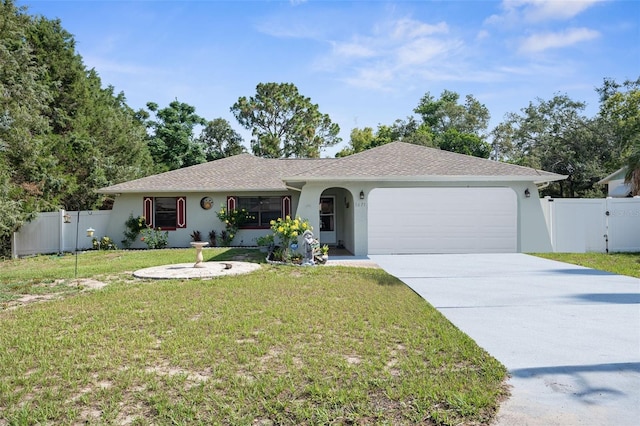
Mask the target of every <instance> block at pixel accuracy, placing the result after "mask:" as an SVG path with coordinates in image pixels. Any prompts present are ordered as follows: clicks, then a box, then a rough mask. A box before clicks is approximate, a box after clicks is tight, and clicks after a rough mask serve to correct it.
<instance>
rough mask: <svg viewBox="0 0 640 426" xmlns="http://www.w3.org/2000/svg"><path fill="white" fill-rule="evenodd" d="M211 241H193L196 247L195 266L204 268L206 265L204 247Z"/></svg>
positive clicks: (192, 244)
mask: <svg viewBox="0 0 640 426" xmlns="http://www.w3.org/2000/svg"><path fill="white" fill-rule="evenodd" d="M208 245H209V243H207V242H205V241H196V242H193V243H191V246H193V247H195V248H196V264H195V265H193V267H194V268H204V267H205V265H204V263H202V260H203V258H202V247H204V246H208Z"/></svg>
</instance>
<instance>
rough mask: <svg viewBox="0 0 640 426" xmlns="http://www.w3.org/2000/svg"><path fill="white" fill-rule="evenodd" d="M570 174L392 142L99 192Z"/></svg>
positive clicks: (181, 172) (215, 166)
mask: <svg viewBox="0 0 640 426" xmlns="http://www.w3.org/2000/svg"><path fill="white" fill-rule="evenodd" d="M565 178H566V176H562V175H558V174H555V173H549V172H544V171H540V170H535V169H532V168H529V167H522V166H516V165H513V164H507V163H501V162H498V161H492V160H486V159H483V158H477V157H471V156H468V155H462V154H456V153H453V152H449V151H443V150H440V149H436V148H427V147H424V146H419V145H412V144H408V143H403V142H393V143H389V144H386V145H382V146H379V147H376V148H372V149H369V150H367V151H363V152H360V153H358V154H354V155H350V156H348V157H343V158H322V159H268V158H261V157H255V156H253V155H251V154H240V155H235V156H233V157H227V158H223V159H220V160H215V161H211V162H208V163H204V164H198V165H196V166H191V167H186V168H183V169H178V170H172V171H170V172H165V173H161V174H157V175H153V176H148V177H145V178H141V179H136V180H132V181H129V182H123V183H120V184H117V185H112V186H109V187H106V188H101V189H100V190H98V192H100V193H103V194H115V193H141V192H148V193H150V192H178V191H179V192H201V191H211V192H232V191H282V190H286V189H287V183H292V182H305V181H312V180H314V181H327V180H330V181H331V180H351V181H358V180H375V181H384V180H389V181H398V180H405V181H406V180H415V181H533V182H536V183H541V182H551V181H556V180H561V179H565Z"/></svg>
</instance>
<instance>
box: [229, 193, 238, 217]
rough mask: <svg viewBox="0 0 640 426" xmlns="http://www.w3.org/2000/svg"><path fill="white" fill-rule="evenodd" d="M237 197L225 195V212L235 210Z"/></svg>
mask: <svg viewBox="0 0 640 426" xmlns="http://www.w3.org/2000/svg"><path fill="white" fill-rule="evenodd" d="M237 205H238V199H237V198H236V197H227V214H228V213H230V212H232V211H234V210H236V208H237V207H236V206H237Z"/></svg>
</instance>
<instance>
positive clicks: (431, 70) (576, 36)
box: [17, 0, 640, 156]
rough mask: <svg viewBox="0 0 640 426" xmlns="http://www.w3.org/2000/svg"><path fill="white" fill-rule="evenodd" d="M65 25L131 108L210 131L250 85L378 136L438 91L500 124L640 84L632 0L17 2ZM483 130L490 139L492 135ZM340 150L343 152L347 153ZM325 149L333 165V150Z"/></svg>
mask: <svg viewBox="0 0 640 426" xmlns="http://www.w3.org/2000/svg"><path fill="white" fill-rule="evenodd" d="M17 4H18V5H23V6H27V7H28V13H29V14H32V15H44V16H46V17H47V18H59V19H60V20H61V21H62V25H63V27H64V28H65V29H66V30H67V31H69V32H70V33H71V34H73V35H74V37H75V40H76V43H77V45H76V48H77V51H78V53H79V54H80V55H81V56H82V57H83V59H84V62H85V64H86V65H87V67H89V68H95V69H96V71H97V72H98V74H99V75H100V77H101V79H102V82H103V84H104V85H105V86H106V85H112V86H114V87H115V89H116V91H117V92H120V91H123V92H124V93H125V96H126V98H127V103H128V104H129V105H130V106H131V107H132V108H134V109H138V108H142V107H144V106H145V104H146V103H147V102H149V101H153V102H156V103H157V104H158V105H159V106H160V107H165V106H167V105H168V104H169V103H170V102H171V101H173V100H175V99H176V98H177V99H178V100H179V101H181V102H185V103H188V104H190V105H193V106H194V107H195V108H196V113H198V114H199V115H201V116H203V117H204V118H206V119H208V120H212V119H214V118H218V117H222V118H225V119H226V120H228V121H229V122H230V123H231V125H232V127H233V128H234V129H236V130H237V131H238V132H239V133H241V134H242V135H243V137H244V138H245V144H246V145H247V146H248V145H249V139H250V133H249V132H248V131H246V130H243V129H242V128H241V127H240V125H239V124H238V123H237V121H236V120H235V118H234V117H233V115H232V114H231V113H230V111H229V108H230V107H231V105H233V104H234V103H235V102H236V101H237V99H238V98H239V97H241V96H247V97H248V96H252V95H254V94H255V87H256V85H257V84H258V83H267V82H278V83H282V82H286V83H293V84H295V85H296V86H297V87H298V90H299V91H300V93H301V94H302V95H304V96H306V97H309V98H311V101H312V102H313V103H316V104H318V105H319V109H320V111H321V112H322V113H326V114H329V116H330V117H331V119H332V120H333V121H334V122H336V123H338V124H339V125H340V128H341V137H342V138H343V143H342V145H344V144H346V143H347V142H348V140H349V134H350V132H351V129H353V128H354V127H358V128H363V127H372V128H374V129H375V128H377V126H378V124H392V123H393V121H395V120H396V119H399V118H400V119H405V118H406V117H407V116H409V115H412V114H413V109H414V108H415V107H416V106H417V105H418V103H419V101H420V98H421V97H422V96H423V95H424V94H425V93H426V92H430V93H431V94H432V95H434V96H436V97H438V96H439V95H440V93H441V92H442V91H443V90H445V89H446V90H452V91H455V92H458V93H459V94H460V95H461V98H463V97H464V96H465V95H467V94H471V95H473V96H474V97H475V98H476V99H478V100H479V101H480V102H482V103H484V104H485V105H486V106H487V108H488V109H489V111H490V112H491V128H492V127H494V126H495V125H497V124H498V123H500V122H501V121H503V118H504V114H505V113H508V112H519V111H520V110H521V109H522V108H524V107H526V106H527V105H528V104H529V102H531V101H535V100H536V98H541V99H544V100H548V99H551V98H552V97H553V96H554V95H555V94H567V95H569V96H570V97H571V98H572V99H574V100H579V101H584V102H586V103H587V104H588V109H587V111H586V113H587V115H588V116H593V115H595V113H596V112H597V108H598V96H597V94H596V92H595V90H594V88H596V87H599V86H601V85H602V81H603V79H604V78H605V77H608V78H613V79H615V80H617V81H619V82H622V81H623V80H625V79H637V78H638V77H640V1H638V0H627V1H622V0H586V1H574V0H568V1H557V0H551V1H546V0H503V1H460V0H448V1H447V0H442V1H373V0H371V1H337V0H336V1H319V0H318V1H314V0H306V1H305V0H290V1H275V0H274V1H242V0H240V1H214V0H210V1H205V0H202V1H188V0H184V1H175V0H174V1H159V0H155V1H154V0H147V1H119V0H111V1H109V0H83V1H72V0H67V1H63V0H46V1H45V0H18V1H17ZM489 130H490V129H489ZM342 145H341V146H342ZM341 146H339V147H336V148H332V149H329V150H327V151H325V152H324V153H323V156H333V155H334V153H335V152H336V151H337V150H339V148H340V147H341Z"/></svg>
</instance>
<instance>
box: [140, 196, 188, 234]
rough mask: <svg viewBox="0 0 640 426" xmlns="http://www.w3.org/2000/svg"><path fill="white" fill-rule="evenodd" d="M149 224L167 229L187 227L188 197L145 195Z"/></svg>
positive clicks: (146, 219)
mask: <svg viewBox="0 0 640 426" xmlns="http://www.w3.org/2000/svg"><path fill="white" fill-rule="evenodd" d="M142 211H143V215H144V218H145V222H146V224H147V226H150V227H152V228H160V229H164V230H167V231H170V230H172V229H179V228H186V227H187V197H155V198H154V197H144V198H143V205H142Z"/></svg>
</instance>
